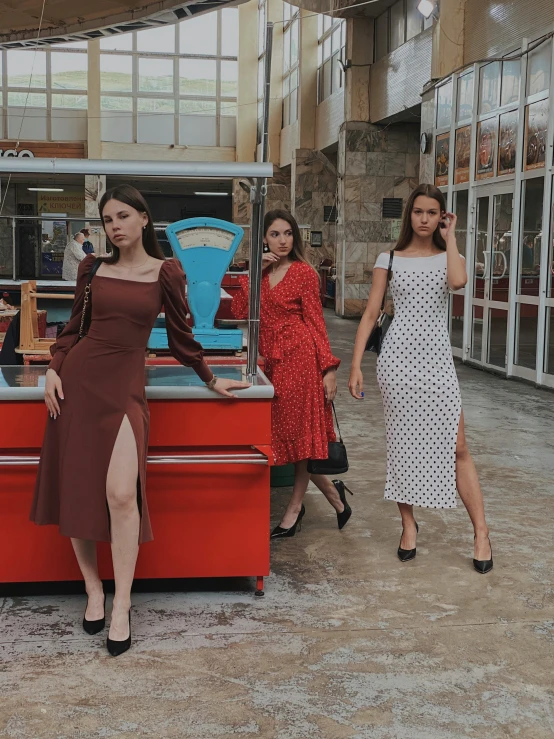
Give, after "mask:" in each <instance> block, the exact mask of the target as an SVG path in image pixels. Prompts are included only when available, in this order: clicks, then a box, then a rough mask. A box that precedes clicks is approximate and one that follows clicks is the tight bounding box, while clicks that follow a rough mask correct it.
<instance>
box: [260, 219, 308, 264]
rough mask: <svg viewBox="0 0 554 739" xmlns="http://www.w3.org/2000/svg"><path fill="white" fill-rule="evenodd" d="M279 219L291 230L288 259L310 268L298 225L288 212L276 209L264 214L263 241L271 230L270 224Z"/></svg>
mask: <svg viewBox="0 0 554 739" xmlns="http://www.w3.org/2000/svg"><path fill="white" fill-rule="evenodd" d="M279 218H281V219H282V220H283V221H286V222H287V223H288V224H289V226H290V227H291V230H292V251H291V253H290V254H289V259H290V260H291V261H292V262H304V264H307V265H308V266H310V267H311V266H312V265H311V264H310V263H309V261H308V259H307V257H306V252H305V250H304V242H303V241H302V236H301V235H300V229H299V228H298V223H297V222H296V219H295V218H294V216H292V215H291V214H290V213H289V212H288V210H283V209H281V208H277V209H275V210H269V211H268V212H267V213H266V214H265V218H264V239H265V237H266V234H267V232H268V231H269V229H270V228H271V226H272V224H273V223H274V222H275V221H277V220H278V219H279Z"/></svg>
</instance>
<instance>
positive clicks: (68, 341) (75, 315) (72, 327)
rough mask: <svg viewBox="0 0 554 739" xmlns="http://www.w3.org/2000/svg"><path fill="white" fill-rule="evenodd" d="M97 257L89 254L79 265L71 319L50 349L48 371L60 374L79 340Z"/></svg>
mask: <svg viewBox="0 0 554 739" xmlns="http://www.w3.org/2000/svg"><path fill="white" fill-rule="evenodd" d="M95 259H96V257H95V256H94V254H89V255H88V256H85V258H84V259H83V260H82V261H81V263H80V264H79V271H78V272H77V285H76V287H75V300H74V301H73V307H72V309H71V318H70V319H69V322H68V323H67V326H66V327H65V328H64V330H63V331H62V332H61V334H60V335H59V336H58V338H57V339H56V343H55V344H52V346H51V347H50V354H51V355H52V360H51V362H50V364H49V365H48V369H53V370H55V371H56V372H58V373H59V371H60V369H61V366H62V364H63V361H64V359H65V358H66V356H67V354H68V352H69V350H70V349H72V348H73V347H74V346H75V344H76V343H77V340H78V338H79V328H80V327H81V314H82V312H83V300H84V297H85V287H86V284H87V280H88V276H89V273H90V270H91V269H92V265H93V264H94V262H95Z"/></svg>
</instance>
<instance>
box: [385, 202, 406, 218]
mask: <svg viewBox="0 0 554 739" xmlns="http://www.w3.org/2000/svg"><path fill="white" fill-rule="evenodd" d="M383 218H396V219H398V218H402V198H383Z"/></svg>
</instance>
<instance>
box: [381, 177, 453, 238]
mask: <svg viewBox="0 0 554 739" xmlns="http://www.w3.org/2000/svg"><path fill="white" fill-rule="evenodd" d="M420 195H425V196H426V197H428V198H432V199H433V200H436V201H437V202H438V204H439V209H440V212H441V215H442V214H443V213H444V212H445V211H446V201H445V199H444V195H443V194H442V192H441V191H440V190H439V188H438V187H435V186H434V185H428V184H426V183H423V184H421V185H419V186H418V187H416V189H415V190H414V191H413V192H412V194H411V195H410V197H409V198H408V202H407V203H406V208H405V209H404V215H403V216H402V226H401V228H400V236H399V237H398V242H397V244H396V246H395V247H394V248H395V250H396V251H402V250H403V249H405V248H406V247H407V246H408V244H409V243H410V241H411V240H412V238H413V236H414V229H413V228H412V211H413V209H414V203H415V200H416V198H418V197H419V196H420ZM433 243H434V244H435V246H436V247H437V249H441V250H442V251H446V241H445V240H444V239H443V238H442V236H441V232H440V221H439V225H438V226H437V228H436V229H435V232H434V233H433Z"/></svg>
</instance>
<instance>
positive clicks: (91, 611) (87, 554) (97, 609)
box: [71, 539, 104, 621]
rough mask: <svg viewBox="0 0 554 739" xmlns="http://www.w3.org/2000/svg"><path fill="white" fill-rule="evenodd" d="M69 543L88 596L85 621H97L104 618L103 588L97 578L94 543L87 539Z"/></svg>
mask: <svg viewBox="0 0 554 739" xmlns="http://www.w3.org/2000/svg"><path fill="white" fill-rule="evenodd" d="M71 543H72V544H73V551H74V552H75V556H76V557H77V563H78V565H79V569H80V570H81V574H82V575H83V579H84V581H85V589H86V591H87V595H88V604H87V609H86V611H85V618H86V619H87V621H98V620H99V619H101V618H104V587H103V585H102V580H101V579H100V578H99V577H98V562H97V559H96V542H95V541H90V540H88V539H71Z"/></svg>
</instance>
